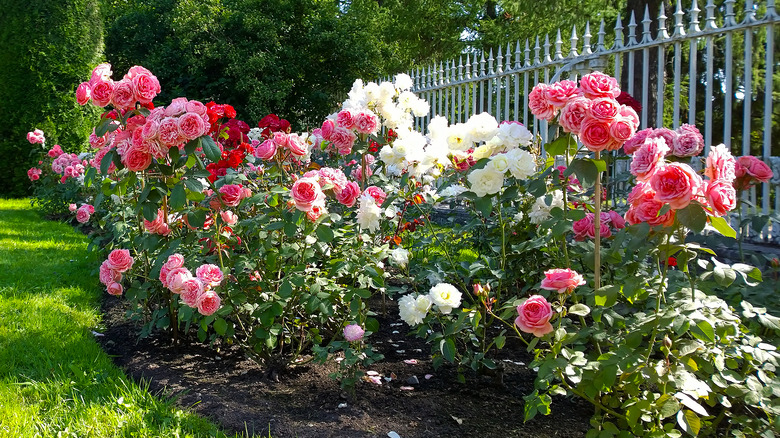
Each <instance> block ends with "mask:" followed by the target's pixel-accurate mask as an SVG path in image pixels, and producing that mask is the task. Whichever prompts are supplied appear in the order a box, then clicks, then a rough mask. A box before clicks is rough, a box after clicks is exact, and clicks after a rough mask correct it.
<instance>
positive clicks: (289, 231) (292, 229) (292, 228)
mask: <svg viewBox="0 0 780 438" xmlns="http://www.w3.org/2000/svg"><path fill="white" fill-rule="evenodd" d="M297 232H298V226H297V225H295V224H294V223H291V222H287V223H285V224H284V234H286V235H287V237H293V236H295V234H296V233H297Z"/></svg>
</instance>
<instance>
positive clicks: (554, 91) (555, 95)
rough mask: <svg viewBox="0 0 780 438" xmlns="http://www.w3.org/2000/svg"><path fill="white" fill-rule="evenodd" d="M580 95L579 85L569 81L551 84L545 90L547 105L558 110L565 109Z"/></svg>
mask: <svg viewBox="0 0 780 438" xmlns="http://www.w3.org/2000/svg"><path fill="white" fill-rule="evenodd" d="M579 94H580V89H579V88H578V87H577V83H576V82H574V81H570V80H568V79H564V80H562V81H558V82H555V83H553V84H550V85H549V86H548V87H546V88H545V89H544V98H545V99H547V103H549V104H550V105H552V106H554V107H556V108H563V107H564V106H565V105H566V104H567V103H568V102H569V101H570V100H571V99H573V98H575V97H576V96H578V95H579Z"/></svg>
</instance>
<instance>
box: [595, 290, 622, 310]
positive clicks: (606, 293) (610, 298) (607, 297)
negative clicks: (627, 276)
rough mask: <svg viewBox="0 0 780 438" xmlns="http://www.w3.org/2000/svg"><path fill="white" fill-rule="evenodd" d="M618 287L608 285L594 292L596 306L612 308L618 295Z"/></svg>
mask: <svg viewBox="0 0 780 438" xmlns="http://www.w3.org/2000/svg"><path fill="white" fill-rule="evenodd" d="M620 289H621V287H620V286H617V285H608V286H603V287H601V288H599V289H597V290H596V296H595V300H596V305H597V306H604V307H612V306H614V305H615V303H616V302H617V298H618V293H620Z"/></svg>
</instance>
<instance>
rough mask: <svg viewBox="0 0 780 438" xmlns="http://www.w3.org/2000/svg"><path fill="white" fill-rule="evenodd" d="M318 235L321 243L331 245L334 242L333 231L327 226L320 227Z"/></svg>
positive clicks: (317, 231)
mask: <svg viewBox="0 0 780 438" xmlns="http://www.w3.org/2000/svg"><path fill="white" fill-rule="evenodd" d="M315 232H316V233H317V238H319V239H320V240H321V241H323V242H325V243H329V242H332V241H333V237H334V236H333V230H331V229H330V227H329V226H327V225H320V226H319V227H317V230H316V231H315Z"/></svg>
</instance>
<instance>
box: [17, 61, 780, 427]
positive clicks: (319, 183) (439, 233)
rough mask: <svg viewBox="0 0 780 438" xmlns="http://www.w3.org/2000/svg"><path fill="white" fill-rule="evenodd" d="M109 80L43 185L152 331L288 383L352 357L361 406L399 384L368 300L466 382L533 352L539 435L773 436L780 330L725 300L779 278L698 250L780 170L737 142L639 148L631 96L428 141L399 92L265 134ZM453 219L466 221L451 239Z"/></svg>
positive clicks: (568, 94) (367, 93) (413, 107)
mask: <svg viewBox="0 0 780 438" xmlns="http://www.w3.org/2000/svg"><path fill="white" fill-rule="evenodd" d="M111 78H112V72H111V70H110V66H109V65H107V64H102V65H101V66H98V67H97V68H96V69H95V71H94V72H93V75H92V78H91V79H90V81H88V82H85V83H83V84H81V85H80V86H79V87H78V90H77V99H78V100H79V103H81V104H87V103H88V102H89V101H90V100H91V101H92V103H93V104H95V105H98V106H101V107H107V111H106V112H105V113H104V114H103V116H102V118H101V121H100V123H99V124H98V125H97V126H96V128H95V131H94V133H93V135H92V136H91V138H90V143H91V144H92V146H93V147H94V148H95V149H97V151H96V152H95V154H94V157H93V158H92V159H91V160H86V159H84V158H81V159H80V158H79V157H77V156H74V155H68V154H65V153H64V152H62V150H61V149H60V148H59V147H55V148H53V149H52V150H50V151H48V155H49V157H50V159H51V160H52V162H51V164H50V167H51V172H53V173H50V172H49V171H48V167H49V166H47V167H46V168H45V169H43V170H41V169H31V170H30V172H28V175H29V177H30V179H31V180H35V181H37V180H39V179H42V180H43V181H44V182H45V183H46V185H45V187H49V188H48V189H46V190H43V191H42V192H41V193H43V194H47V193H48V194H49V195H48V197H47V198H45V200H44V201H43V202H48V203H56V199H53V198H56V196H55V195H56V193H57V191H56V190H54V189H51V187H52V185H54V186H55V187H58V186H57V184H69V183H70V184H72V185H73V187H74V188H75V189H76V190H77V191H78V194H79V195H80V196H81V198H80V199H79V202H73V203H72V205H71V206H70V208H71V211H72V212H73V213H74V214H75V215H76V219H77V221H78V222H81V223H90V224H92V225H93V226H95V227H97V228H98V230H96V231H95V232H94V235H93V243H94V244H95V245H99V246H104V247H106V248H107V249H108V250H109V254H108V257H107V259H106V261H105V262H104V263H103V264H102V265H101V267H100V272H99V274H100V275H99V279H100V281H101V282H102V283H103V284H105V286H106V289H107V291H108V293H110V294H113V295H124V297H125V299H126V300H127V301H128V302H129V305H130V311H129V312H128V317H129V318H131V319H132V320H135V321H138V322H139V323H141V324H143V329H142V331H141V335H142V336H145V335H149V334H151V333H153V332H155V331H158V330H163V331H165V332H166V333H169V335H170V336H171V338H172V340H173V341H174V342H176V343H180V342H193V341H194V339H197V340H198V341H200V342H208V343H210V344H215V345H222V346H234V347H233V348H239V349H240V350H241V351H243V353H244V354H246V355H247V356H248V357H250V358H252V359H253V360H255V361H257V362H258V363H260V364H262V366H263V367H264V368H265V369H266V370H268V371H269V372H270V373H278V372H279V371H281V370H285V369H288V368H289V367H295V366H301V365H303V364H305V363H307V362H309V361H317V362H321V363H325V362H328V361H331V360H335V361H336V363H338V366H337V369H336V371H334V372H333V377H334V378H336V379H337V380H339V381H340V383H341V385H342V387H343V388H345V389H346V390H348V391H350V392H352V391H355V388H356V386H357V385H371V384H382V381H381V379H379V378H377V377H376V376H373V375H369V374H366V373H365V370H366V369H367V368H366V367H368V366H370V365H372V364H374V363H376V362H377V361H381V360H382V354H380V353H379V350H378V349H376V348H374V347H373V346H372V345H371V344H370V343H369V341H370V340H372V339H375V337H374V336H373V335H374V334H376V333H377V332H379V330H380V326H379V320H378V319H377V317H376V312H377V311H378V310H379V309H377V308H375V306H369V305H367V303H368V300H369V299H370V298H372V297H375V300H376V302H379V301H380V300H387V299H391V300H396V301H397V303H398V311H399V317H400V319H401V320H402V321H403V322H404V323H405V324H407V325H408V326H409V327H411V328H412V331H413V333H414V334H415V335H416V336H417V337H419V338H420V339H422V340H424V341H425V342H426V343H427V344H428V345H430V348H431V358H432V365H433V366H434V367H435V368H439V367H441V366H442V365H443V364H445V363H450V364H453V366H455V369H456V370H457V377H458V379H459V380H465V379H466V376H467V375H471V374H468V373H467V372H466V371H467V370H472V372H480V373H482V372H489V373H492V374H494V375H497V376H499V377H498V378H499V380H500V376H501V375H502V372H503V367H502V362H501V361H499V360H497V359H496V358H497V357H498V356H497V354H498V353H499V351H500V350H505V349H506V348H508V347H507V346H512V347H511V348H517V345H518V344H517V342H516V341H519V342H522V343H523V344H524V346H525V347H524V348H525V349H526V351H527V352H528V353H530V354H532V355H533V357H534V360H533V362H532V363H530V364H529V366H530V367H531V368H532V369H534V370H535V371H536V382H535V386H534V389H533V390H532V391H530V393H529V394H527V395H526V396H525V397H524V406H525V418H526V420H530V419H531V418H533V417H534V416H535V415H537V414H538V413H542V414H549V413H550V410H551V406H550V404H551V401H552V398H551V397H552V396H554V395H574V396H577V397H579V398H581V399H583V400H585V401H587V402H589V403H591V404H592V405H593V406H594V408H595V413H594V416H593V418H592V421H591V427H592V429H591V431H590V432H588V436H613V435H620V436H631V435H633V436H640V435H641V436H681V435H682V434H683V433H688V434H691V435H697V434H699V433H704V432H715V431H717V433H721V432H723V431H726V430H730V431H731V430H733V431H734V432H735V433H747V434H752V433H760V432H761V431H770V430H771V429H772V428H773V427H776V423H775V421H776V418H777V411H778V395H780V386H778V382H777V380H776V378H775V367H776V366H777V359H778V354H777V352H776V347H775V345H776V344H777V332H776V330H778V329H779V328H780V320H778V318H776V317H774V316H772V315H771V314H769V313H767V312H766V311H764V310H762V309H760V308H754V307H753V306H752V305H751V304H750V303H748V302H743V303H741V309H742V310H743V311H742V312H738V311H737V310H735V309H734V308H733V307H730V306H729V304H728V303H727V302H725V301H723V300H722V299H721V298H719V297H718V295H723V296H725V295H729V294H733V292H734V291H741V290H746V289H749V288H751V287H753V286H754V285H755V284H756V283H757V282H758V281H760V280H761V271H760V270H759V269H757V268H754V267H752V266H748V265H745V264H743V263H736V264H726V263H723V262H722V261H720V260H719V259H718V258H717V256H716V254H715V253H714V252H713V251H712V250H710V249H708V248H706V247H704V246H702V245H700V244H698V243H691V242H688V240H689V239H690V237H691V236H693V235H696V234H698V233H701V232H703V231H704V230H705V229H706V230H709V231H711V232H715V233H720V234H722V235H724V236H726V237H731V238H733V237H735V236H736V233H735V232H734V230H733V229H732V228H731V227H730V226H729V224H728V223H727V222H726V221H725V220H724V219H723V216H724V215H725V214H726V213H727V212H728V211H730V210H732V209H734V208H735V207H736V205H737V199H738V190H746V189H748V188H749V187H750V186H751V185H752V184H754V183H756V182H759V181H764V180H766V179H767V176H768V175H769V176H771V175H770V174H771V172H769V173H767V169H768V168H767V167H766V165H765V164H763V163H761V162H760V161H758V160H755V159H754V158H752V157H740V158H739V159H735V158H734V157H732V156H731V153H730V152H729V150H728V149H727V148H726V147H724V146H722V145H721V146H715V147H712V148H711V149H710V151H709V154H708V155H707V157H706V158H703V157H699V154H700V153H701V152H702V150H703V148H704V142H703V139H702V138H701V135H700V134H699V132H698V130H697V129H696V128H695V127H693V126H689V125H683V126H682V127H680V128H679V129H677V130H675V131H673V130H669V129H664V128H658V129H646V130H643V131H639V132H636V131H637V129H638V126H639V117H638V115H637V113H636V111H635V110H634V109H633V108H631V107H630V106H627V105H622V104H620V103H619V102H618V99H617V98H618V97H619V96H620V94H621V92H620V89H619V88H618V86H617V81H616V80H615V79H614V78H611V77H609V76H607V75H604V74H602V73H598V72H595V73H591V74H589V75H586V76H583V77H582V78H581V79H580V82H579V83H577V82H574V81H561V82H558V83H555V84H549V85H547V84H539V85H537V86H536V87H535V88H534V90H533V92H532V93H531V94H530V95H529V106H530V109H531V111H532V112H533V113H534V115H535V116H536V117H538V118H543V119H547V120H548V121H550V122H557V123H558V124H559V125H560V130H561V131H562V132H561V135H559V136H558V138H557V139H555V140H554V141H552V142H551V143H549V144H540V143H539V142H538V140H537V139H535V138H534V137H533V136H532V135H531V133H530V132H529V131H528V130H527V129H526V128H525V127H524V126H523V125H522V124H520V123H518V122H513V121H504V122H501V123H498V121H496V120H495V119H494V118H493V117H492V116H490V115H489V114H486V113H483V114H477V115H474V116H472V117H471V118H469V120H468V121H466V122H465V123H458V124H454V125H449V124H448V122H447V121H446V119H444V118H443V117H435V118H434V119H433V120H432V121H431V123H430V124H429V126H428V132H427V134H425V135H424V134H423V133H420V132H417V131H415V130H414V129H413V120H414V117H415V116H417V117H419V116H423V115H426V114H427V113H428V110H429V109H428V106H427V103H426V102H424V101H422V100H420V99H419V98H417V97H416V96H415V95H414V94H413V93H411V92H410V91H409V89H410V87H411V80H410V78H409V77H408V76H405V75H399V76H397V77H396V78H395V81H394V82H393V83H390V82H384V83H381V84H376V83H368V84H364V83H363V82H362V81H359V80H358V81H356V82H355V84H354V86H353V88H352V90H351V91H350V93H349V98H348V99H347V100H346V101H345V102H344V103H343V105H342V108H341V110H340V111H338V112H337V113H334V114H332V115H331V116H329V117H328V118H327V119H326V120H325V121H324V122H323V124H322V126H321V128H318V129H314V130H312V131H311V132H307V133H292V132H291V129H290V125H289V123H287V122H286V121H285V120H283V119H281V118H279V117H277V116H276V115H269V116H267V117H266V118H264V119H263V120H261V121H260V122H259V123H258V127H257V128H253V129H250V127H249V125H247V124H246V123H244V122H242V121H240V120H238V119H236V118H235V117H236V114H235V111H233V109H232V108H231V107H230V106H229V105H224V104H217V103H214V102H210V103H208V104H205V105H204V104H203V103H201V102H197V101H193V100H187V99H186V98H178V99H175V100H174V101H172V102H171V103H170V104H168V105H167V106H164V107H163V106H157V107H155V106H154V105H153V104H152V101H153V100H154V98H155V96H156V93H157V92H159V83H157V80H156V78H155V77H154V75H153V74H152V73H151V72H149V71H148V70H146V69H144V68H143V67H133V68H132V69H130V71H128V73H127V74H126V75H125V76H124V77H123V78H122V79H121V80H119V81H114V80H112V79H111ZM29 140H30V142H31V143H36V144H37V143H41V144H45V139H44V138H43V134H42V133H31V136H30V138H29ZM580 142H581V144H580ZM542 149H544V150H545V151H546V154H542V153H541V151H542ZM609 151H619V153H618V154H617V155H615V156H613V155H611V154H606V152H609ZM591 153H592V154H591ZM602 153H604V155H603V156H602ZM621 154H631V157H630V158H631V173H632V174H633V175H634V177H635V180H636V181H635V182H636V185H635V186H634V189H633V190H632V192H631V194H630V195H629V197H628V204H629V205H628V210H627V211H625V212H622V211H621V212H619V211H618V210H617V209H618V208H617V207H616V206H612V205H609V206H606V205H602V202H603V199H606V198H605V195H606V194H605V192H604V191H603V189H602V187H601V175H602V173H603V172H604V170H605V169H606V167H607V166H606V162H605V160H606V159H628V157H627V156H625V155H621ZM556 156H560V157H562V159H563V161H564V162H565V163H566V165H565V166H561V167H555V166H554V165H553V163H554V158H555V157H556ZM694 161H696V162H698V163H701V164H702V167H703V168H704V171H703V175H702V174H701V173H700V172H697V171H696V170H694V167H692V166H693V165H694ZM41 163H43V160H41ZM54 174H56V176H55V175H54ZM81 183H83V185H82V184H81ZM52 194H55V195H52ZM60 199H64V198H60ZM450 199H456V200H460V201H462V202H466V203H467V204H468V205H469V206H470V208H471V209H472V212H473V214H472V215H471V218H470V220H468V221H467V222H466V223H465V224H464V223H453V224H452V226H451V227H441V226H433V224H431V222H430V221H429V217H430V214H431V211H432V209H433V207H434V205H435V204H436V203H438V202H441V201H447V200H450ZM60 202H61V201H60ZM79 204H81V206H79ZM389 279H392V280H393V281H392V282H390V281H389ZM502 354H503V352H502Z"/></svg>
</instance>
